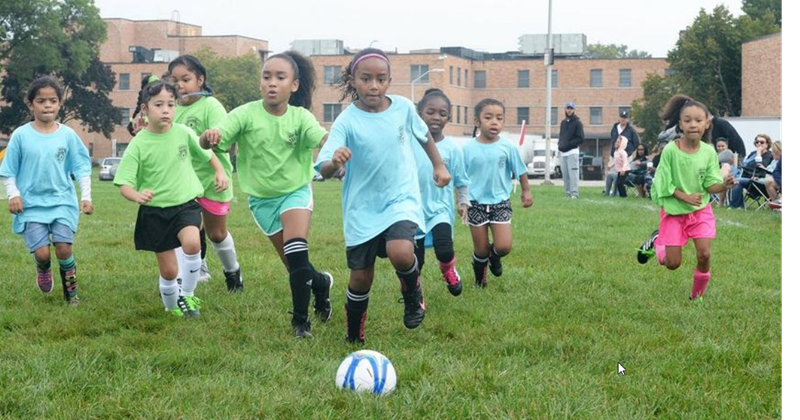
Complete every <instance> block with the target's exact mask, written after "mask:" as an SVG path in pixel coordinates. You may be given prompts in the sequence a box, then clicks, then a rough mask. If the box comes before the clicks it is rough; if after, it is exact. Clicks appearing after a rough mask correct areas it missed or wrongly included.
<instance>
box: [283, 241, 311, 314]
mask: <svg viewBox="0 0 800 420" xmlns="http://www.w3.org/2000/svg"><path fill="white" fill-rule="evenodd" d="M283 254H284V255H286V261H288V262H289V286H290V287H291V289H292V313H293V314H294V318H293V319H292V321H293V322H305V321H306V320H307V319H308V302H309V300H310V298H311V287H310V286H311V281H312V280H311V277H312V276H311V267H310V265H309V263H308V242H306V240H305V239H302V238H294V239H290V240H288V241H286V242H285V243H284V245H283Z"/></svg>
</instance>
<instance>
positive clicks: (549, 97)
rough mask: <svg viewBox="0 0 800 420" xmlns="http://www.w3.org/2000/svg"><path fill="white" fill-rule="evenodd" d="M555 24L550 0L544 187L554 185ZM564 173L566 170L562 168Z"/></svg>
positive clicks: (548, 9)
mask: <svg viewBox="0 0 800 420" xmlns="http://www.w3.org/2000/svg"><path fill="white" fill-rule="evenodd" d="M552 23H553V0H549V2H548V5H547V51H545V52H544V59H545V64H546V65H547V70H546V71H547V76H546V80H547V94H546V95H545V96H546V99H545V102H544V103H545V105H544V106H545V108H546V109H545V111H544V115H545V119H544V182H542V184H544V185H553V182H552V181H550V168H551V166H550V165H551V163H550V159H551V158H550V125H551V124H552V123H553V122H552V121H551V117H550V114H551V112H550V108H551V107H552V106H553V33H552V31H551V24H552ZM561 170H562V171H563V170H564V168H561Z"/></svg>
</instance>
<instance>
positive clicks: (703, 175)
mask: <svg viewBox="0 0 800 420" xmlns="http://www.w3.org/2000/svg"><path fill="white" fill-rule="evenodd" d="M697 175H698V176H699V177H700V185H703V180H705V179H706V169H705V168H701V169H700V170H699V171H697Z"/></svg>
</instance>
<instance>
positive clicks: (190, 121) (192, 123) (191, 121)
mask: <svg viewBox="0 0 800 420" xmlns="http://www.w3.org/2000/svg"><path fill="white" fill-rule="evenodd" d="M183 125H185V126H187V127H189V128H191V129H192V131H194V132H195V133H196V132H197V127H200V119H199V118H197V117H189V118H187V119H186V122H184V123H183Z"/></svg>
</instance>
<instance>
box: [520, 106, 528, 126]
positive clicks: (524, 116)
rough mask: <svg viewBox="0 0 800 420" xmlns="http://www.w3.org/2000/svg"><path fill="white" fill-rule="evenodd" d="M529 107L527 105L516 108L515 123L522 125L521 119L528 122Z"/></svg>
mask: <svg viewBox="0 0 800 420" xmlns="http://www.w3.org/2000/svg"><path fill="white" fill-rule="evenodd" d="M530 113H531V111H530V108H528V107H527V106H524V107H518V108H517V125H522V121H527V122H530V121H531V119H530Z"/></svg>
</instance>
